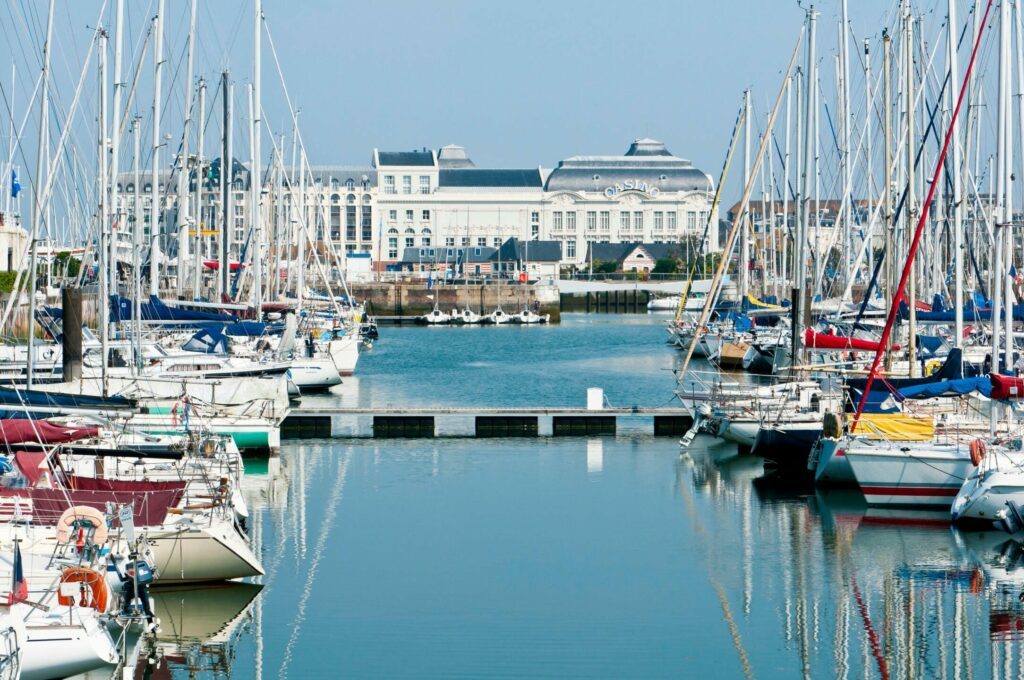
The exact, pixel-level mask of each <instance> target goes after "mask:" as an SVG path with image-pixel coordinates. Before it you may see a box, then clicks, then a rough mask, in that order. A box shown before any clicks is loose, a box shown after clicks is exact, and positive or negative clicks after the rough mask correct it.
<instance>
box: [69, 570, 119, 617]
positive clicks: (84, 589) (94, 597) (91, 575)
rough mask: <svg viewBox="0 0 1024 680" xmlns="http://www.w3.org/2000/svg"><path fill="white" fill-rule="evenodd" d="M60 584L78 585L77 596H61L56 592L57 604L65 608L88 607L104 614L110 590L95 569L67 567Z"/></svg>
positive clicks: (108, 601)
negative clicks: (73, 606)
mask: <svg viewBox="0 0 1024 680" xmlns="http://www.w3.org/2000/svg"><path fill="white" fill-rule="evenodd" d="M60 582H61V583H62V584H63V583H79V584H81V586H80V588H79V593H78V596H77V597H76V596H74V595H61V594H59V593H60V591H59V590H58V595H57V602H58V603H59V604H61V605H64V606H65V607H70V606H72V605H78V606H79V607H90V608H92V609H95V610H96V611H98V612H100V613H101V614H102V613H105V612H106V611H107V605H108V604H109V603H110V588H109V586H107V582H106V580H104V578H103V575H102V574H100V573H99V572H98V571H96V570H95V569H89V568H87V567H68V568H67V569H65V570H64V571H63V572H62V573H61V576H60Z"/></svg>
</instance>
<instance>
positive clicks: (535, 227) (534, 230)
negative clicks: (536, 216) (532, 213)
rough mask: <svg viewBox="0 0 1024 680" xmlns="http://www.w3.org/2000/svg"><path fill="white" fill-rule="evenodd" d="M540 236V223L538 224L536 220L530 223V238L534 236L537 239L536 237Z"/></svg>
mask: <svg viewBox="0 0 1024 680" xmlns="http://www.w3.org/2000/svg"><path fill="white" fill-rule="evenodd" d="M539 237H540V225H539V224H537V223H536V222H534V223H533V224H531V225H530V238H534V239H535V238H539Z"/></svg>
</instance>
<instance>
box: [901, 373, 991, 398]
mask: <svg viewBox="0 0 1024 680" xmlns="http://www.w3.org/2000/svg"><path fill="white" fill-rule="evenodd" d="M972 392H978V393H980V394H982V395H984V396H986V397H987V396H989V395H990V394H991V393H992V383H991V381H990V380H989V379H988V378H961V379H959V380H943V381H941V382H934V383H924V384H923V385H911V386H910V387H904V388H903V389H901V390H898V391H897V393H896V395H897V397H902V398H904V399H932V398H933V397H943V396H956V395H962V394H970V393H972Z"/></svg>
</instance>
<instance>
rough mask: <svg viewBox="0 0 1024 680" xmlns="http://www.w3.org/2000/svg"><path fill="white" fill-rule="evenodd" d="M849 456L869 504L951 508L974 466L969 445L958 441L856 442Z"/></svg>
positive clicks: (847, 456)
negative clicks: (883, 444) (918, 444)
mask: <svg viewBox="0 0 1024 680" xmlns="http://www.w3.org/2000/svg"><path fill="white" fill-rule="evenodd" d="M846 458H847V460H848V461H849V463H850V467H851V468H852V469H853V474H854V476H855V477H856V479H857V484H858V485H859V486H860V489H861V492H862V493H863V494H864V500H866V501H867V502H868V504H869V505H904V506H923V507H936V508H949V507H950V505H952V503H953V499H954V498H955V497H956V495H957V493H959V491H960V487H961V485H962V483H963V480H964V479H966V478H967V476H968V475H969V474H970V472H971V470H972V469H973V465H972V464H971V458H970V455H969V454H968V451H967V447H966V446H959V445H956V444H951V445H937V444H928V445H927V446H922V447H909V446H903V447H897V446H890V447H880V446H879V447H872V446H865V445H853V446H849V447H847V449H846Z"/></svg>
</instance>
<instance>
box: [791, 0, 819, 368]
mask: <svg viewBox="0 0 1024 680" xmlns="http://www.w3.org/2000/svg"><path fill="white" fill-rule="evenodd" d="M817 14H818V13H817V12H815V11H814V6H813V5H811V8H810V9H809V10H808V11H807V31H808V35H807V84H806V86H805V87H804V130H803V132H804V142H803V147H804V148H803V151H804V162H803V177H802V180H803V189H802V190H801V196H800V199H801V202H802V204H803V208H802V209H801V218H802V222H801V227H800V242H799V243H798V244H797V253H798V256H797V277H796V287H797V288H799V289H800V297H801V300H800V310H799V313H798V314H797V318H796V321H797V325H798V326H799V325H800V324H805V323H807V322H808V320H809V317H810V300H809V299H808V298H809V297H810V296H809V295H808V294H807V290H806V287H807V235H808V233H809V232H810V225H811V173H812V172H813V169H814V167H815V152H814V151H815V150H814V141H813V137H812V134H811V131H812V129H813V121H814V106H813V100H814V92H815V90H816V88H815V86H814V81H815V79H816V76H815V73H816V65H815V63H814V53H815V24H816V17H817ZM815 246H817V242H815ZM793 363H794V364H796V363H799V362H798V361H797V358H796V357H793Z"/></svg>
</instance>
